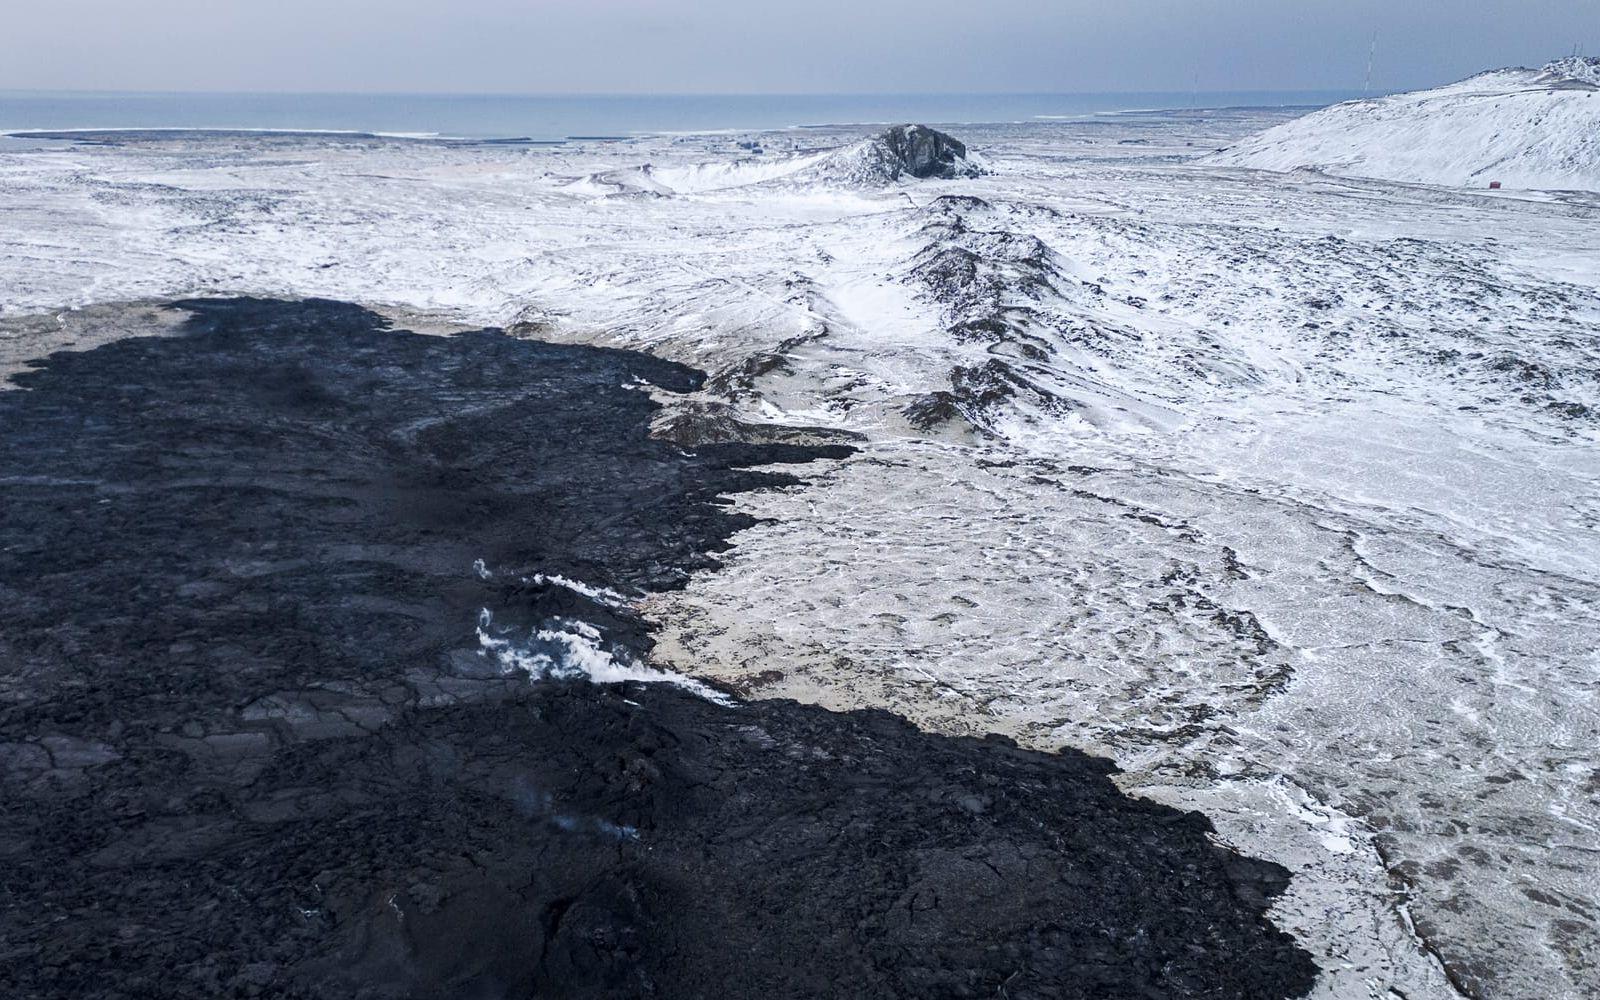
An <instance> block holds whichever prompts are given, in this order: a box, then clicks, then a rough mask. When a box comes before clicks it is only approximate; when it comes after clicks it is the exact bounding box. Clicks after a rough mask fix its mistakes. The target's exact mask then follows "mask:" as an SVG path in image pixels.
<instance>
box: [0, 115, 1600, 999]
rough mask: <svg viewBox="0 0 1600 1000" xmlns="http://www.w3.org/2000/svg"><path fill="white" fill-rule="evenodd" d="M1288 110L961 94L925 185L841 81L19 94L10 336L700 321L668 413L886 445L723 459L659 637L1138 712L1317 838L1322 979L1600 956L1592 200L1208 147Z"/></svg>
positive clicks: (1514, 977) (1199, 778)
mask: <svg viewBox="0 0 1600 1000" xmlns="http://www.w3.org/2000/svg"><path fill="white" fill-rule="evenodd" d="M1597 106H1600V104H1597ZM1328 113H1331V112H1326V113H1325V114H1328ZM1289 117H1290V113H1288V112H1276V111H1235V112H1195V113H1174V114H1150V115H1119V116H1104V117H1100V118H1097V119H1093V120H1088V121H1081V122H1051V123H1034V124H1028V125H1018V126H999V125H997V126H980V127H968V128H965V129H962V130H961V131H960V135H959V138H961V139H963V140H965V141H966V142H967V144H968V145H969V147H971V149H972V150H974V151H975V152H974V156H973V158H972V160H971V162H972V163H973V164H975V167H974V169H972V170H965V169H963V170H959V171H955V172H956V173H959V174H969V175H971V176H957V177H953V178H950V179H930V180H919V181H915V182H912V181H910V180H907V179H903V178H902V179H894V178H890V177H884V176H880V175H877V174H875V173H874V172H873V171H872V170H871V169H865V168H864V167H863V165H866V167H870V166H871V164H873V163H875V162H877V161H876V158H875V156H874V155H873V150H872V148H871V147H870V145H863V144H862V143H863V141H864V133H863V132H862V130H853V129H805V130H793V131H786V132H777V133H766V134H759V135H716V136H684V137H661V138H648V139H639V140H636V141H628V142H615V143H576V144H571V145H568V146H565V147H558V148H543V147H540V148H527V147H516V146H506V145H482V144H453V143H437V142H416V141H406V140H399V139H355V138H349V137H330V136H321V137H317V136H288V135H286V136H278V137H272V136H248V137H246V136H228V135H209V136H197V135H170V134H169V135H162V134H150V135H144V136H131V135H122V136H111V137H99V138H96V139H95V141H93V142H88V143H55V142H30V143H28V144H26V146H25V147H22V146H20V145H19V147H18V148H16V149H15V150H13V151H5V152H0V351H3V354H0V362H3V363H4V364H6V365H7V366H14V365H15V364H17V363H19V362H20V360H21V359H23V358H26V357H29V356H36V355H37V354H39V353H42V351H44V350H47V349H54V348H59V347H64V346H65V347H70V346H74V345H79V346H87V345H89V344H92V343H93V342H95V341H96V339H97V338H99V337H102V336H105V335H107V333H106V332H105V331H104V330H103V328H102V327H101V326H100V325H99V324H97V323H96V321H95V316H96V312H95V309H94V308H93V307H94V306H95V305H96V304H99V303H106V302H115V301H130V300H151V301H154V300H157V299H162V298H165V297H169V296H174V295H188V294H194V293H198V292H205V293H230V292H240V293H243V292H254V293H270V294H274V295H289V296H297V295H326V296H330V297H337V298H341V299H352V300H357V301H362V302H365V303H370V304H373V305H377V306H383V307H387V308H390V309H393V310H396V311H401V312H405V313H406V314H408V316H410V317H411V319H412V320H413V321H414V320H415V319H416V318H417V317H418V316H419V315H420V316H424V317H428V318H430V319H432V320H434V321H436V322H437V323H438V324H439V325H440V326H441V327H444V328H448V326H449V324H450V323H453V322H463V323H472V324H482V323H492V324H499V325H506V326H508V327H509V328H511V329H513V330H517V331H520V332H522V333H523V334H525V335H527V336H535V337H539V338H544V339H552V340H561V341H573V342H583V343H593V344H602V345H615V346H628V347H633V348H641V349H644V350H648V351H651V352H654V353H657V354H660V355H662V356H665V357H668V358H671V359H674V360H679V361H686V362H689V363H692V364H694V365H696V366H699V367H702V368H706V369H707V370H709V371H711V372H712V373H713V377H712V378H711V380H710V381H709V383H708V387H707V390H706V391H705V392H704V393H703V394H702V397H703V398H702V399H700V400H699V401H698V404H697V408H696V409H694V410H693V411H692V412H683V413H680V414H679V415H678V417H677V418H676V421H677V422H676V423H673V422H672V419H671V418H669V424H670V426H665V427H664V428H663V432H664V433H677V432H681V440H682V443H683V444H684V446H685V447H687V448H691V449H692V447H693V446H694V442H695V440H696V439H697V436H704V435H715V434H716V433H717V429H718V427H719V426H724V425H728V426H731V422H733V421H738V420H751V421H756V420H759V421H762V422H766V423H779V424H790V425H794V426H796V427H808V428H824V429H828V430H832V431H843V432H850V433H851V434H854V435H858V436H859V438H858V442H859V444H860V451H859V452H858V453H857V454H856V455H855V456H854V457H851V458H848V459H844V460H840V461H837V462H833V463H831V464H827V465H826V466H825V467H824V468H823V471H822V472H821V473H819V474H814V475H813V476H812V481H811V482H810V483H809V484H808V485H806V486H803V487H797V488H794V489H790V490H785V491H780V492H768V493H759V494H746V495H742V496H740V497H739V498H737V500H735V501H734V502H735V503H736V505H737V507H738V508H739V509H741V510H745V511H748V512H750V513H753V514H756V515H758V516H763V517H766V516H770V518H771V519H770V520H767V521H764V522H763V523H762V524H760V525H758V526H757V527H755V528H752V529H750V530H748V531H746V532H744V533H743V534H741V535H740V536H738V538H737V539H736V547H735V549H734V550H733V551H732V552H731V553H729V554H728V559H727V563H728V564H727V566H726V568H725V569H724V570H723V571H721V572H719V573H717V574H710V575H706V576H704V577H700V578H697V579H696V580H694V581H692V582H691V584H690V586H689V587H688V589H687V590H685V591H683V592H681V593H675V594H671V595H667V596H664V597H658V598H654V599H652V601H651V602H650V606H649V608H648V611H649V614H650V615H651V617H652V618H653V619H654V620H655V621H656V622H657V623H658V624H659V626H660V628H661V629H662V640H663V641H662V649H664V650H665V651H666V653H667V655H666V660H667V663H668V665H677V666H679V667H681V668H683V669H686V670H694V671H698V672H701V673H703V674H704V675H706V676H708V677H710V678H713V679H716V680H719V681H722V682H725V683H731V684H733V685H734V686H735V687H737V688H739V689H742V690H745V691H749V692H753V693H760V694H762V695H774V696H791V697H796V698H800V699H804V700H809V701H814V702H819V703H822V704H825V705H828V706H860V705H882V706H888V707H891V708H893V709H894V710H896V711H898V712H901V713H903V714H905V715H907V716H908V717H910V718H912V719H913V720H915V721H917V722H919V723H921V724H924V725H926V726H928V727H932V728H937V729H943V730H948V731H954V732H975V731H986V730H996V731H1001V732H1005V733H1008V734H1010V735H1012V736H1014V737H1015V738H1017V739H1018V740H1019V741H1022V742H1024V743H1026V744H1029V745H1032V746H1037V747H1056V746H1063V745H1070V746H1074V747H1080V748H1084V749H1088V750H1092V751H1094V752H1097V753H1103V754H1106V755H1108V756H1110V757H1112V758H1113V759H1115V760H1116V761H1117V763H1118V764H1119V765H1120V766H1121V767H1122V768H1123V771H1124V773H1123V774H1122V775H1121V776H1120V778H1119V780H1120V781H1121V783H1122V784H1123V785H1124V787H1126V788H1128V789H1130V790H1133V791H1135V792H1136V793H1138V794H1141V795H1146V796H1149V797H1151V798H1154V799H1157V800H1160V801H1162V802H1165V803H1170V804H1174V805H1181V806H1186V807H1192V808H1198V809H1201V810H1202V811H1204V812H1206V813H1207V814H1208V815H1209V816H1211V817H1212V819H1213V820H1214V822H1215V823H1216V825H1217V827H1218V830H1219V833H1220V835H1221V836H1222V837H1223V838H1224V839H1225V840H1227V841H1228V842H1229V843H1230V844H1232V845H1235V846H1237V847H1239V848H1241V849H1242V850H1244V851H1246V852H1248V853H1250V854H1254V855H1256V856H1262V857H1269V858H1272V859H1275V860H1278V861H1280V862H1282V863H1284V864H1285V865H1287V866H1288V867H1290V868H1291V869H1292V870H1293V871H1294V872H1295V875H1296V877H1295V880H1294V883H1293V885H1292V886H1291V889H1290V891H1289V893H1288V894H1287V896H1286V897H1285V898H1284V899H1282V900H1281V901H1280V903H1279V904H1278V910H1277V913H1276V917H1275V918H1276V919H1277V921H1278V923H1279V924H1280V925H1281V926H1283V927H1284V928H1286V929H1288V930H1290V931H1291V932H1292V933H1294V934H1295V935H1296V936H1297V937H1299V938H1300V939H1301V940H1302V941H1303V942H1305V943H1306V945H1307V947H1310V948H1311V949H1312V950H1313V951H1314V953H1315V954H1316V956H1317V958H1318V961H1319V963H1320V964H1321V967H1322V970H1323V976H1322V980H1321V982H1320V985H1319V988H1318V991H1319V992H1318V995H1320V996H1324V997H1341V998H1343V997H1380V998H1386V997H1405V998H1412V1000H1417V998H1423V997H1453V996H1458V995H1466V996H1475V997H1497V998H1515V997H1526V996H1540V997H1549V998H1560V1000H1577V998H1580V997H1584V996H1590V995H1593V990H1594V989H1595V987H1596V983H1597V981H1600V906H1597V903H1596V899H1597V898H1600V855H1597V852H1596V846H1595V845H1596V839H1597V838H1596V834H1597V832H1600V763H1597V761H1596V759H1595V754H1594V747H1595V746H1596V745H1597V742H1600V705H1597V703H1596V694H1597V690H1600V655H1597V653H1596V652H1595V651H1596V649H1600V530H1597V529H1600V485H1597V483H1600V449H1597V447H1596V445H1597V443H1600V441H1597V438H1600V433H1597V431H1600V342H1597V340H1596V338H1595V334H1594V331H1595V329H1596V323H1597V321H1600V264H1597V262H1596V251H1595V245H1594V237H1593V234H1594V232H1595V231H1596V222H1597V219H1600V201H1597V200H1596V199H1595V198H1593V197H1590V196H1586V195H1582V194H1569V195H1566V196H1563V197H1552V196H1549V195H1546V194H1541V193H1535V194H1521V193H1517V192H1504V191H1502V192H1498V193H1496V194H1494V195H1491V194H1489V192H1487V191H1483V192H1470V191H1462V190H1453V189H1447V188H1433V187H1422V186H1418V185H1415V184H1399V183H1388V182H1384V181H1377V180H1362V179H1342V178H1338V177H1334V176H1330V175H1326V174H1318V173H1287V174H1274V173H1263V172H1259V171H1245V170H1239V169H1237V168H1236V167H1234V166H1230V165H1226V164H1223V163H1218V162H1208V161H1207V160H1205V159H1204V157H1205V156H1206V155H1207V154H1211V153H1213V152H1214V151H1216V150H1218V149H1219V148H1222V147H1229V146H1235V147H1236V148H1238V147H1237V144H1239V143H1240V142H1241V141H1245V140H1247V139H1248V138H1249V137H1250V136H1252V135H1255V134H1257V133H1260V132H1262V131H1263V130H1265V129H1268V128H1270V127H1272V126H1275V125H1281V124H1283V123H1284V122H1285V121H1286V120H1287V119H1288V118H1289ZM1288 127H1291V128H1292V127H1294V126H1288ZM1271 134H1272V133H1268V135H1271ZM963 162H964V163H965V162H967V161H966V160H965V159H964V160H963ZM1258 165H1259V164H1258ZM1285 165H1287V164H1285ZM1358 172H1359V171H1358ZM1408 179H1411V180H1415V179H1418V178H1408ZM1562 186H1566V185H1562Z"/></svg>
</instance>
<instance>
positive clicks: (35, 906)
mask: <svg viewBox="0 0 1600 1000" xmlns="http://www.w3.org/2000/svg"><path fill="white" fill-rule="evenodd" d="M186 308H189V309H191V310H192V311H193V312H194V314H195V319H194V322H193V323H192V331H191V332H190V333H189V334H188V335H187V336H184V337H179V338H173V339H130V340H124V341H119V342H117V343H113V344H111V345H108V346H105V347H101V348H98V349H95V350H92V351H87V352H84V353H80V354H60V355H56V356H53V357H52V358H51V359H50V360H49V361H48V363H46V364H45V365H44V366H43V367H42V368H41V369H39V370H38V371H35V372H31V373H28V374H26V375H23V376H20V377H19V378H18V381H19V382H20V383H21V384H22V385H23V386H25V388H24V389H23V390H21V391H12V392H0V515H3V516H0V607H3V609H4V610H3V614H4V619H3V629H0V908H3V909H0V985H3V988H0V994H3V995H4V996H5V997H7V998H18V1000H22V998H36V997H49V998H56V997H61V998H68V997H141V998H142V997H161V998H187V997H193V998H206V1000H212V998H218V997H232V996H271V997H318V998H345V997H416V998H440V1000H445V998H451V1000H455V998H462V1000H470V998H490V997H532V996H539V997H636V996H654V997H664V998H694V997H705V998H728V997H759V998H762V1000H776V998H787V997H797V998H798V997H908V998H909V997H917V998H926V997H1012V998H1021V997H1041V998H1042V997H1083V998H1090V997H1093V998H1121V997H1218V998H1222V997H1259V998H1278V997H1285V996H1289V995H1297V994H1300V993H1302V992H1304V991H1305V990H1307V989H1308V988H1309V987H1310V985H1311V978H1312V976H1313V973H1314V969H1313V966H1312V963H1311V961H1310V959H1309V957H1308V956H1307V955H1306V954H1304V953H1303V952H1301V951H1300V950H1298V949H1297V948H1295V947H1294V946H1293V944H1292V942H1291V941H1289V940H1288V939H1287V938H1286V937H1285V936H1284V935H1282V934H1280V933H1278V932H1277V931H1276V930H1274V929H1273V928H1272V927H1271V926H1270V925H1269V924H1268V923H1267V922H1266V921H1265V920H1264V919H1263V916H1262V913H1263V910H1264V908H1265V906H1266V896H1267V895H1268V894H1270V893H1272V892H1274V891H1276V890H1277V889H1278V888H1279V887H1280V886H1281V884H1282V878H1283V875H1282V872H1281V871H1280V870H1278V869H1276V868H1274V867H1272V866H1269V865H1264V864H1260V863H1256V862H1251V861H1248V860H1246V859H1242V858H1239V857H1237V856H1235V855H1233V854H1231V853H1229V852H1227V851H1224V850H1222V849H1220V848H1217V847H1215V846H1213V845H1212V844H1211V843H1209V842H1208V840H1207V837H1206V823H1205V821H1204V820H1203V819H1201V818H1200V817H1198V816H1196V815H1193V814H1183V813H1179V812H1176V811H1173V810H1170V809H1166V808H1163V807H1159V806H1156V805H1152V804H1149V803H1146V802H1142V801H1138V800H1132V799H1128V798H1125V797H1124V796H1122V795H1121V794H1119V793H1118V791H1117V790H1116V788H1115V786H1114V785H1113V784H1112V783H1111V781H1110V780H1109V779H1108V778H1107V776H1106V775H1107V773H1108V770H1109V768H1108V766H1107V765H1106V764H1105V763H1104V762H1103V761H1100V760H1097V759H1095V758H1090V757H1086V756H1083V755H1081V754H1076V753H1064V754H1060V755H1046V754H1038V753H1031V752H1024V751H1021V750H1018V749H1016V748H1014V747H1012V746H1009V745H1007V744H1005V743H1004V742H1000V741H987V742H985V741H975V740H965V739H948V738H943V737H937V736H932V735H928V734H925V733H921V732H918V731H917V730H915V729H913V728H911V727H910V726H908V725H906V724H905V723H903V722H901V721H900V720H898V719H895V718H893V717H891V716H888V715H885V714H880V713H853V714H849V715H837V714H832V713H828V712H825V711H822V710H820V709H815V708H810V707H805V706H801V705H797V704H794V703H790V702H754V703H749V704H744V705H738V706H729V705H719V704H716V703H713V702H710V701H707V700H704V699H702V698H699V697H696V696H695V695H693V694H690V693H688V692H685V691H683V690H680V689H678V688H676V687H672V686H667V685H644V684H628V685H621V686H610V687H600V686H595V685H591V684H589V683H587V682H584V681H581V680H561V679H550V678H545V679H534V678H529V677H527V676H525V675H523V674H520V673H512V674H505V673H502V671H501V669H500V661H499V660H498V659H496V658H494V657H489V656H484V655H481V652H480V651H481V649H482V646H481V644H480V638H479V635H478V631H477V630H478V615H479V610H480V609H484V608H486V609H489V611H490V612H491V613H492V615H493V621H494V624H493V626H492V627H491V628H492V629H493V630H494V634H495V635H497V636H498V637H500V638H501V639H502V640H504V641H506V642H509V643H513V644H519V645H518V646H517V648H522V649H525V650H527V651H530V652H537V651H541V650H542V651H544V652H546V653H549V652H551V651H552V650H559V648H560V643H559V642H557V643H554V644H552V643H551V642H549V641H546V642H544V643H543V644H542V645H541V644H540V643H539V642H538V641H537V640H535V639H534V638H532V637H531V636H530V630H533V629H536V628H543V629H546V630H548V631H554V632H557V633H562V634H577V633H579V632H581V631H582V630H581V629H580V627H579V626H578V625H575V624H573V621H574V620H581V621H584V622H588V623H590V625H591V626H592V627H593V628H594V629H597V630H598V632H597V633H590V634H591V635H594V634H598V635H599V637H600V638H599V639H598V640H597V642H598V643H599V645H601V646H603V647H605V648H606V649H608V650H610V651H612V652H613V653H615V654H616V655H617V656H618V657H619V658H623V659H627V658H628V657H630V656H642V655H644V654H646V653H647V652H648V648H649V637H648V634H647V632H646V631H645V629H644V628H643V627H642V626H641V624H640V622H639V621H638V620H637V618H635V617H634V616H633V615H632V613H631V612H630V611H629V610H628V609H627V608H625V607H621V608H616V607H608V606H606V605H603V604H601V603H597V602H595V601H592V600H588V599H586V598H583V597H581V596H579V595H578V594H576V593H574V592H573V591H572V590H570V589H568V588H566V587H564V586H558V585H552V584H540V583H539V582H537V580H536V579H534V577H533V575H534V574H536V573H543V574H562V575H563V576H565V577H568V578H570V579H573V580H579V581H583V582H585V583H588V584H593V585H602V586H606V587H610V588H615V589H618V590H622V591H625V592H637V591H640V590H645V589H660V588H666V587H672V586H678V585H681V583H682V581H683V580H684V579H685V577H686V576H687V574H688V573H689V572H690V571H692V570H695V569H701V568H707V567H709V566H712V565H714V563H713V562H712V559H711V556H710V555H709V554H710V553H713V552H715V551H717V550H718V549H720V548H722V547H724V546H725V545H726V539H727V538H728V536H729V535H730V534H731V533H732V532H734V531H736V530H738V529H739V528H740V527H741V526H743V525H744V524H745V523H746V521H745V520H744V519H742V518H741V517H739V516H738V515H735V514H732V513H730V512H728V511H727V510H726V509H725V508H724V507H723V506H722V505H720V504H719V503H718V501H717V497H718V496H719V495H721V494H726V493H731V492H736V491H740V490H749V489H759V488H765V487H771V486H776V485H780V484H783V483H785V482H788V481H789V480H787V479H786V478H785V477H781V476H777V475H773V474H768V473H755V472H750V471H746V467H748V466H750V465H752V464H760V463H772V462H801V461H805V460H808V459H811V458H813V457H816V456H817V455H818V454H819V453H822V452H824V451H826V449H819V448H805V447H799V446H792V445H773V444H767V445H760V446H754V445H741V444H719V445H711V446H704V447H700V448H699V449H698V450H697V451H695V452H693V453H690V452H686V451H685V450H683V448H682V447H680V446H679V445H677V444H672V443H669V442H665V441H658V440H652V439H651V438H650V437H649V436H648V425H649V422H650V420H651V418H652V416H653V415H654V413H655V411H656V406H655V404H654V403H652V401H651V400H650V398H649V396H648V395H647V394H646V393H645V392H642V391H639V390H638V389H637V388H628V387H625V386H627V385H629V384H631V383H634V382H635V381H636V380H645V381H648V382H650V383H653V384H654V385H656V386H659V387H661V388H663V389H666V390H676V391H682V390H687V389H691V388H693V387H694V386H695V385H696V384H697V383H698V380H699V375H698V374H697V373H695V372H692V371H690V370H688V369H685V368H681V367H678V366H674V365H670V364H666V363H663V362H660V361H655V360H652V359H649V358H646V357H643V356H640V355H635V354H629V353H624V352H614V351H601V350H595V349H590V348H579V347H562V346H554V345H549V344H542V343H536V342H530V341H523V340H516V339H513V338H510V337H507V336H504V335H502V334H500V333H498V332H495V331H483V332H478V333H470V334H464V335H461V336H457V337H452V338H435V337H425V336H419V335H416V334H411V333H404V332H396V331H390V330H388V329H386V328H385V326H384V324H383V323H382V322H381V321H380V320H379V319H378V318H377V317H376V316H374V315H373V314H371V313H368V312H365V311H363V310H361V309H358V308H356V307H353V306H348V305H342V304H338V303H331V302H301V303H286V302H273V301H261V300H233V301H207V302H195V303H189V304H187V306H186ZM477 560H483V563H484V566H483V569H484V572H483V573H480V572H477V571H476V570H475V569H474V563H475V561H477ZM525 577H526V578H528V580H526V581H525V580H524V579H523V578H525Z"/></svg>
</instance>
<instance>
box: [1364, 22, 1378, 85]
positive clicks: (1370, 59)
mask: <svg viewBox="0 0 1600 1000" xmlns="http://www.w3.org/2000/svg"><path fill="white" fill-rule="evenodd" d="M1377 58H1378V32H1377V29H1373V32H1372V46H1371V48H1369V49H1367V82H1366V83H1365V84H1363V85H1362V87H1361V96H1362V97H1369V96H1371V94H1372V64H1373V63H1374V62H1376V61H1377Z"/></svg>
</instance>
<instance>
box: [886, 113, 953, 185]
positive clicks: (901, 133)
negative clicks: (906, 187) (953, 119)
mask: <svg viewBox="0 0 1600 1000" xmlns="http://www.w3.org/2000/svg"><path fill="white" fill-rule="evenodd" d="M878 141H879V142H881V143H883V145H884V146H886V147H887V148H888V150H889V153H890V154H891V155H892V156H893V157H894V160H895V162H896V163H897V165H898V166H899V167H900V170H901V172H902V173H903V174H905V175H907V176H910V177H917V178H926V177H939V178H943V179H945V180H948V179H950V178H952V177H965V176H970V174H972V173H976V172H977V171H976V170H974V169H973V168H972V167H971V166H970V165H969V164H968V163H967V147H966V145H965V144H964V143H962V142H961V141H960V140H959V139H956V138H955V137H953V136H949V135H946V134H945V133H943V132H940V131H938V130H937V129H931V128H929V127H928V126H926V125H896V126H895V127H894V128H891V129H889V130H888V131H886V132H884V133H883V135H881V136H879V137H878Z"/></svg>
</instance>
